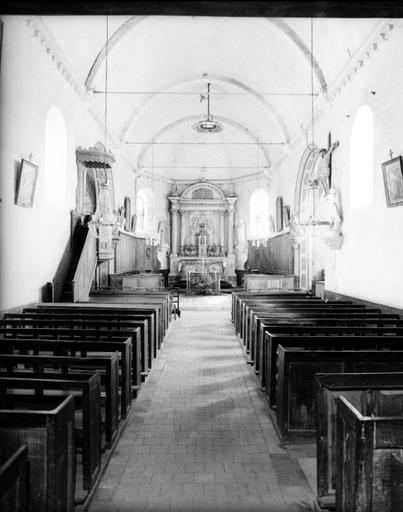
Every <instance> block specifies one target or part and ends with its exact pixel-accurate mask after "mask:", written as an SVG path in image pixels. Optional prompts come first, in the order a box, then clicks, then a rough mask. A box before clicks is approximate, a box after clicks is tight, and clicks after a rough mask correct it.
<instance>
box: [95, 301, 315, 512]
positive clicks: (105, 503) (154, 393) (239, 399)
mask: <svg viewBox="0 0 403 512" xmlns="http://www.w3.org/2000/svg"><path fill="white" fill-rule="evenodd" d="M230 307H231V297H230V296H229V295H220V296H207V297H185V298H183V299H182V297H181V311H182V318H180V319H177V320H176V321H175V320H172V323H171V327H170V330H169V332H168V335H167V338H166V341H165V343H164V346H163V348H162V350H161V351H160V353H159V355H158V359H157V360H156V361H155V365H154V368H153V370H152V372H151V374H150V376H149V378H148V380H147V382H146V383H145V384H144V385H143V387H142V390H141V393H140V395H139V398H138V399H137V401H136V403H135V409H134V413H133V414H132V416H131V418H130V421H129V423H128V425H127V427H126V429H125V431H124V433H123V435H122V437H121V439H120V441H119V444H118V446H117V448H116V450H115V454H114V456H113V458H112V460H111V462H110V464H109V466H108V468H107V470H106V473H105V474H104V476H103V478H102V480H101V482H100V485H99V488H98V491H97V493H96V495H95V498H94V501H93V503H92V505H91V507H90V511H91V512H101V511H108V512H114V511H116V512H117V511H125V512H126V511H131V512H139V511H143V510H144V511H149V510H150V511H151V510H154V511H160V512H163V511H167V510H172V511H186V512H190V511H194V512H199V511H202V512H203V511H213V510H214V511H224V510H225V511H231V512H234V511H242V512H245V511H251V512H252V511H253V512H255V511H266V512H280V511H284V512H286V511H287V512H302V511H304V512H305V511H310V510H316V509H315V507H314V505H313V503H314V497H313V494H312V492H311V491H310V488H309V486H308V484H307V480H306V479H305V477H304V475H303V473H302V471H301V469H300V466H299V464H298V461H297V459H296V458H293V457H292V456H290V451H285V450H284V449H283V448H281V447H279V446H278V441H277V437H276V434H275V432H274V429H273V426H272V423H271V420H270V418H269V415H268V409H267V404H266V402H265V399H264V397H263V395H262V394H261V393H260V392H258V391H257V386H256V378H255V376H254V374H253V372H252V369H251V367H250V366H248V365H247V364H246V363H245V355H244V352H243V349H242V347H241V344H240V341H239V339H238V338H237V337H236V336H235V334H234V329H233V326H232V323H231V321H230ZM297 450H298V448H297Z"/></svg>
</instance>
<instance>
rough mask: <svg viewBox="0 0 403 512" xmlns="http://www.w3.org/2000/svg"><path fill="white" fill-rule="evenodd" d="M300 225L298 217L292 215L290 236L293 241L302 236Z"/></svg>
mask: <svg viewBox="0 0 403 512" xmlns="http://www.w3.org/2000/svg"><path fill="white" fill-rule="evenodd" d="M298 223H299V217H298V215H294V214H293V215H291V217H290V236H291V238H293V239H297V238H298V237H299V235H300V233H299V228H298Z"/></svg>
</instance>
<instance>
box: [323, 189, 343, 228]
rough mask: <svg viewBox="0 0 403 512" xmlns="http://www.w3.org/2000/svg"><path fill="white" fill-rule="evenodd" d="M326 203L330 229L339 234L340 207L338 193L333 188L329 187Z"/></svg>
mask: <svg viewBox="0 0 403 512" xmlns="http://www.w3.org/2000/svg"><path fill="white" fill-rule="evenodd" d="M326 199H327V203H328V212H329V217H330V230H331V231H332V232H333V233H335V234H337V235H340V234H341V223H342V217H341V209H340V203H339V199H338V195H337V192H336V189H335V188H333V187H332V188H330V190H329V193H328V195H327V196H326Z"/></svg>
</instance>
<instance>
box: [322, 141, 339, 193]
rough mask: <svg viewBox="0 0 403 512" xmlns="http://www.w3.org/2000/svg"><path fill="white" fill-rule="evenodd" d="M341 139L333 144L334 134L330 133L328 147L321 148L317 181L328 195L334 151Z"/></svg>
mask: <svg viewBox="0 0 403 512" xmlns="http://www.w3.org/2000/svg"><path fill="white" fill-rule="evenodd" d="M339 144H340V143H339V141H336V142H334V143H333V144H332V135H331V133H330V132H329V135H328V147H327V148H322V149H320V150H319V154H320V155H321V157H322V158H321V159H320V163H319V169H318V172H317V182H318V184H319V187H320V188H321V189H322V191H323V192H324V195H327V194H328V192H329V189H330V187H331V185H332V153H333V151H334V150H335V149H336V148H337V147H338V146H339Z"/></svg>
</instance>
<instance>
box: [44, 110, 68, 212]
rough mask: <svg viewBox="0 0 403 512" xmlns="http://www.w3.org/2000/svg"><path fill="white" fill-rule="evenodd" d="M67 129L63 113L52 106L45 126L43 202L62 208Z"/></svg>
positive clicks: (64, 201) (64, 189)
mask: <svg viewBox="0 0 403 512" xmlns="http://www.w3.org/2000/svg"><path fill="white" fill-rule="evenodd" d="M66 178H67V130H66V123H65V121H64V117H63V114H62V113H61V112H60V110H59V109H58V108H57V107H55V106H52V107H50V109H49V111H48V115H47V117H46V128H45V202H46V203H47V204H48V205H49V206H52V207H53V208H57V209H59V210H63V209H64V208H65V207H66V181H67V179H66Z"/></svg>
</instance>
